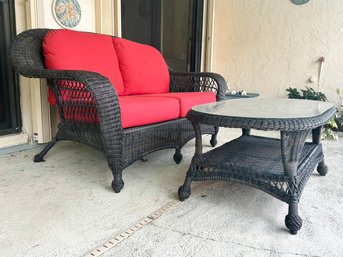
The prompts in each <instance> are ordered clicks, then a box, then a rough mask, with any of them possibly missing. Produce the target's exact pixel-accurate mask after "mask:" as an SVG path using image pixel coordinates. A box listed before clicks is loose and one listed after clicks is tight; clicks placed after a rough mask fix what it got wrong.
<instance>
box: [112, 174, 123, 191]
mask: <svg viewBox="0 0 343 257" xmlns="http://www.w3.org/2000/svg"><path fill="white" fill-rule="evenodd" d="M113 176H114V179H113V181H112V183H111V186H112V188H113V190H114V192H116V193H119V192H120V190H122V188H123V187H124V181H123V179H122V172H121V171H120V172H116V173H115V174H114V175H113Z"/></svg>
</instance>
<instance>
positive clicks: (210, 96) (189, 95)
mask: <svg viewBox="0 0 343 257" xmlns="http://www.w3.org/2000/svg"><path fill="white" fill-rule="evenodd" d="M146 96H149V97H162V96H163V97H169V98H175V99H177V100H178V101H179V104H180V110H179V117H186V114H187V112H188V111H189V110H190V109H191V108H192V107H193V106H195V105H199V104H206V103H212V102H215V101H216V94H215V93H213V92H178V93H165V94H155V95H152V94H149V95H146Z"/></svg>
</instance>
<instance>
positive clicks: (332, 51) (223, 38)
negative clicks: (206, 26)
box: [213, 0, 343, 101]
mask: <svg viewBox="0 0 343 257" xmlns="http://www.w3.org/2000/svg"><path fill="white" fill-rule="evenodd" d="M320 57H324V58H325V61H324V63H323V67H322V74H321V79H320V83H318V78H319V70H320V62H319V61H318V59H319V58H320ZM213 71H215V72H218V73H221V74H222V75H223V76H224V77H225V79H226V80H227V81H228V84H229V87H230V89H231V90H246V91H248V92H258V93H260V95H261V96H274V97H285V96H286V93H287V92H286V91H285V89H286V88H288V87H298V88H305V86H309V87H313V88H314V89H315V90H321V91H322V92H324V93H325V94H326V95H327V96H328V98H329V99H330V100H331V101H338V97H337V95H336V93H335V90H336V88H340V89H341V91H343V1H342V0H311V1H310V2H308V3H307V4H305V5H294V4H292V2H291V1H290V0H239V1H238V0H230V1H228V0H216V1H215V27H214V55H213ZM311 76H312V77H313V79H314V80H315V82H314V83H310V82H309V81H308V79H309V78H310V77H311Z"/></svg>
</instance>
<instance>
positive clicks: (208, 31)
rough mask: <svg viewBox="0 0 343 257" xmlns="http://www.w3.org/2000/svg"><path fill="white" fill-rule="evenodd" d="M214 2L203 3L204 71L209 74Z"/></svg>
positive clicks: (211, 61) (211, 63) (211, 60)
mask: <svg viewBox="0 0 343 257" xmlns="http://www.w3.org/2000/svg"><path fill="white" fill-rule="evenodd" d="M214 10H215V0H207V1H206V2H205V8H204V12H205V13H204V16H206V22H204V28H205V37H204V38H205V40H204V41H205V56H204V71H208V72H211V71H212V69H213V67H212V65H213V36H214V24H215V23H214V22H215V13H214Z"/></svg>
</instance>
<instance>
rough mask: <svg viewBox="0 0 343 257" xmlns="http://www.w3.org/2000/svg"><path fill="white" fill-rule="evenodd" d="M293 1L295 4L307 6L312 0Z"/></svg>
mask: <svg viewBox="0 0 343 257" xmlns="http://www.w3.org/2000/svg"><path fill="white" fill-rule="evenodd" d="M291 1H292V3H293V4H297V5H302V4H306V3H307V2H309V1H310V0H291Z"/></svg>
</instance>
